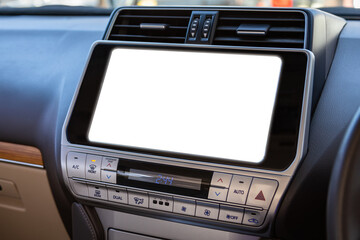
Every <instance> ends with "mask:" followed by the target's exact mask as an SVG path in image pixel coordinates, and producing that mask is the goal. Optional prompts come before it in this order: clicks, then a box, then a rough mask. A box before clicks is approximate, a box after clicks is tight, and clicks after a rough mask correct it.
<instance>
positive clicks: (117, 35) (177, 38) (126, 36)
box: [111, 34, 185, 40]
mask: <svg viewBox="0 0 360 240" xmlns="http://www.w3.org/2000/svg"><path fill="white" fill-rule="evenodd" d="M111 36H112V37H118V38H144V39H145V38H149V39H150V38H155V39H176V40H185V37H168V36H145V35H128V34H111Z"/></svg>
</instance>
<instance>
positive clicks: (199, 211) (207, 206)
mask: <svg viewBox="0 0 360 240" xmlns="http://www.w3.org/2000/svg"><path fill="white" fill-rule="evenodd" d="M218 215H219V204H211V203H204V202H196V214H195V216H197V217H202V218H209V219H215V220H217V219H218Z"/></svg>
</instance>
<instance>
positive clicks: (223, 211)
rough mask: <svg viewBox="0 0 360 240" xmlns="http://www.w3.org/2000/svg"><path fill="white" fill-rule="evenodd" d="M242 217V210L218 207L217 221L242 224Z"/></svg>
mask: <svg viewBox="0 0 360 240" xmlns="http://www.w3.org/2000/svg"><path fill="white" fill-rule="evenodd" d="M243 215H244V209H243V208H232V207H228V206H220V214H219V220H220V221H225V222H233V223H239V224H241V223H242V219H243Z"/></svg>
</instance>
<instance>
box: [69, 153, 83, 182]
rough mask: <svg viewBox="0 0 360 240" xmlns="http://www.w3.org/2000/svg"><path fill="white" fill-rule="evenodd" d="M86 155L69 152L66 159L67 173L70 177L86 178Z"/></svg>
mask: <svg viewBox="0 0 360 240" xmlns="http://www.w3.org/2000/svg"><path fill="white" fill-rule="evenodd" d="M85 160H86V154H84V153H77V152H69V153H68V154H67V158H66V165H67V172H68V175H69V177H78V178H85Z"/></svg>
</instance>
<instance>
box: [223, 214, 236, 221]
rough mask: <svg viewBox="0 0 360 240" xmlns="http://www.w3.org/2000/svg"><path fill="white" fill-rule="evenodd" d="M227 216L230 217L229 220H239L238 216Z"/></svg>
mask: <svg viewBox="0 0 360 240" xmlns="http://www.w3.org/2000/svg"><path fill="white" fill-rule="evenodd" d="M226 218H227V219H229V220H238V218H239V217H238V216H234V215H230V214H227V215H226Z"/></svg>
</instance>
